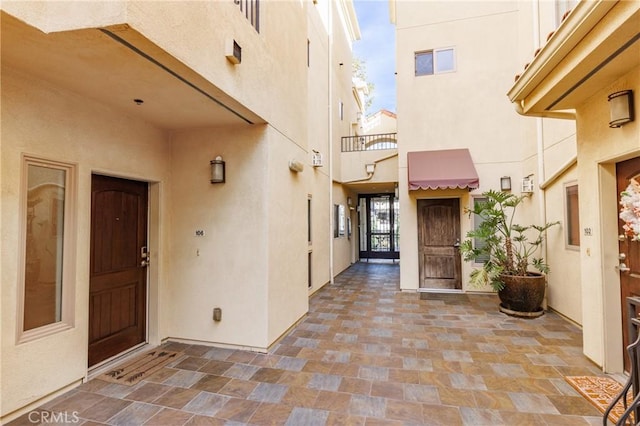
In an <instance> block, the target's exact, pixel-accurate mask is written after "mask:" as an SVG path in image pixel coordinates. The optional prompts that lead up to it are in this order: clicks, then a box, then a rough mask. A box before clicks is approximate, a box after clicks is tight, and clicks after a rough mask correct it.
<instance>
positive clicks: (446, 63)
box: [415, 47, 456, 76]
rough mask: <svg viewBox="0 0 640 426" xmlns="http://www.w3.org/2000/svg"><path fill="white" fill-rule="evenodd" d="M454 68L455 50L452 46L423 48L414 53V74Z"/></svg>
mask: <svg viewBox="0 0 640 426" xmlns="http://www.w3.org/2000/svg"><path fill="white" fill-rule="evenodd" d="M455 70H456V58H455V50H454V49H453V48H452V47H449V48H445V49H433V50H423V51H420V52H416V53H415V73H416V76H420V75H433V74H442V73H446V72H453V71H455Z"/></svg>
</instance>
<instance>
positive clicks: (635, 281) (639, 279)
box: [616, 157, 640, 371]
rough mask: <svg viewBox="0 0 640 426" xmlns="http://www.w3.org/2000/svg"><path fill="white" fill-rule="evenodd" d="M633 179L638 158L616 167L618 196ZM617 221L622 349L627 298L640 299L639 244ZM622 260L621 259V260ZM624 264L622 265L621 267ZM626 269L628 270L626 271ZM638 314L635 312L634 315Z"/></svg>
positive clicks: (639, 165) (639, 177)
mask: <svg viewBox="0 0 640 426" xmlns="http://www.w3.org/2000/svg"><path fill="white" fill-rule="evenodd" d="M632 178H635V179H636V180H640V157H638V158H634V159H631V160H627V161H623V162H621V163H618V164H617V165H616V179H617V182H618V185H617V186H618V188H617V189H618V194H620V192H622V191H624V190H625V189H626V188H627V186H628V185H629V181H630V180H631V179H632ZM623 224H624V223H623V222H622V221H621V220H618V235H619V236H620V238H618V249H619V254H620V258H621V259H620V263H621V265H620V266H619V268H618V270H619V273H620V295H621V296H622V327H623V328H622V330H623V333H622V335H623V343H624V348H626V347H627V345H629V343H633V342H629V333H628V330H629V328H628V327H629V312H628V311H627V301H626V298H627V297H640V242H638V241H631V238H629V237H624V230H623V229H622V225H623ZM622 258H623V259H622ZM622 264H624V265H622ZM627 268H628V270H626V269H627ZM638 314H640V312H636V315H638ZM624 354H625V358H624V368H625V370H626V371H629V360H628V356H627V351H626V349H625V351H624Z"/></svg>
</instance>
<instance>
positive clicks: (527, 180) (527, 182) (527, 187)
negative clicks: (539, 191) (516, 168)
mask: <svg viewBox="0 0 640 426" xmlns="http://www.w3.org/2000/svg"><path fill="white" fill-rule="evenodd" d="M520 192H522V193H523V194H532V193H533V175H529V176H525V177H523V178H522V188H521V190H520Z"/></svg>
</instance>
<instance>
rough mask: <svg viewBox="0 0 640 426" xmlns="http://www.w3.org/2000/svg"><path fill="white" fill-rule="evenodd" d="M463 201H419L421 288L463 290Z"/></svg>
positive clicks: (451, 199)
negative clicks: (461, 269) (461, 204)
mask: <svg viewBox="0 0 640 426" xmlns="http://www.w3.org/2000/svg"><path fill="white" fill-rule="evenodd" d="M459 246H460V200H459V199H457V198H444V199H439V200H418V253H419V256H420V258H419V267H420V288H434V289H462V281H461V279H460V274H461V272H460V268H461V262H460V250H459Z"/></svg>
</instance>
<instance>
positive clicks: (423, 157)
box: [407, 148, 480, 191]
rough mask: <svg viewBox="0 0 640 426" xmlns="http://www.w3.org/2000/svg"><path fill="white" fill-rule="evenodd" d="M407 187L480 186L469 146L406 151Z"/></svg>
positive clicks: (450, 187) (444, 187)
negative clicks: (467, 147)
mask: <svg viewBox="0 0 640 426" xmlns="http://www.w3.org/2000/svg"><path fill="white" fill-rule="evenodd" d="M407 166H408V167H407V168H408V170H409V190H410V191H411V190H416V189H448V188H449V189H454V188H460V189H463V188H469V189H475V188H478V187H479V186H480V179H479V178H478V173H477V172H476V168H475V167H474V165H473V161H472V160H471V154H470V153H469V150H468V149H466V148H464V149H443V150H438V151H418V152H409V153H407Z"/></svg>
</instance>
